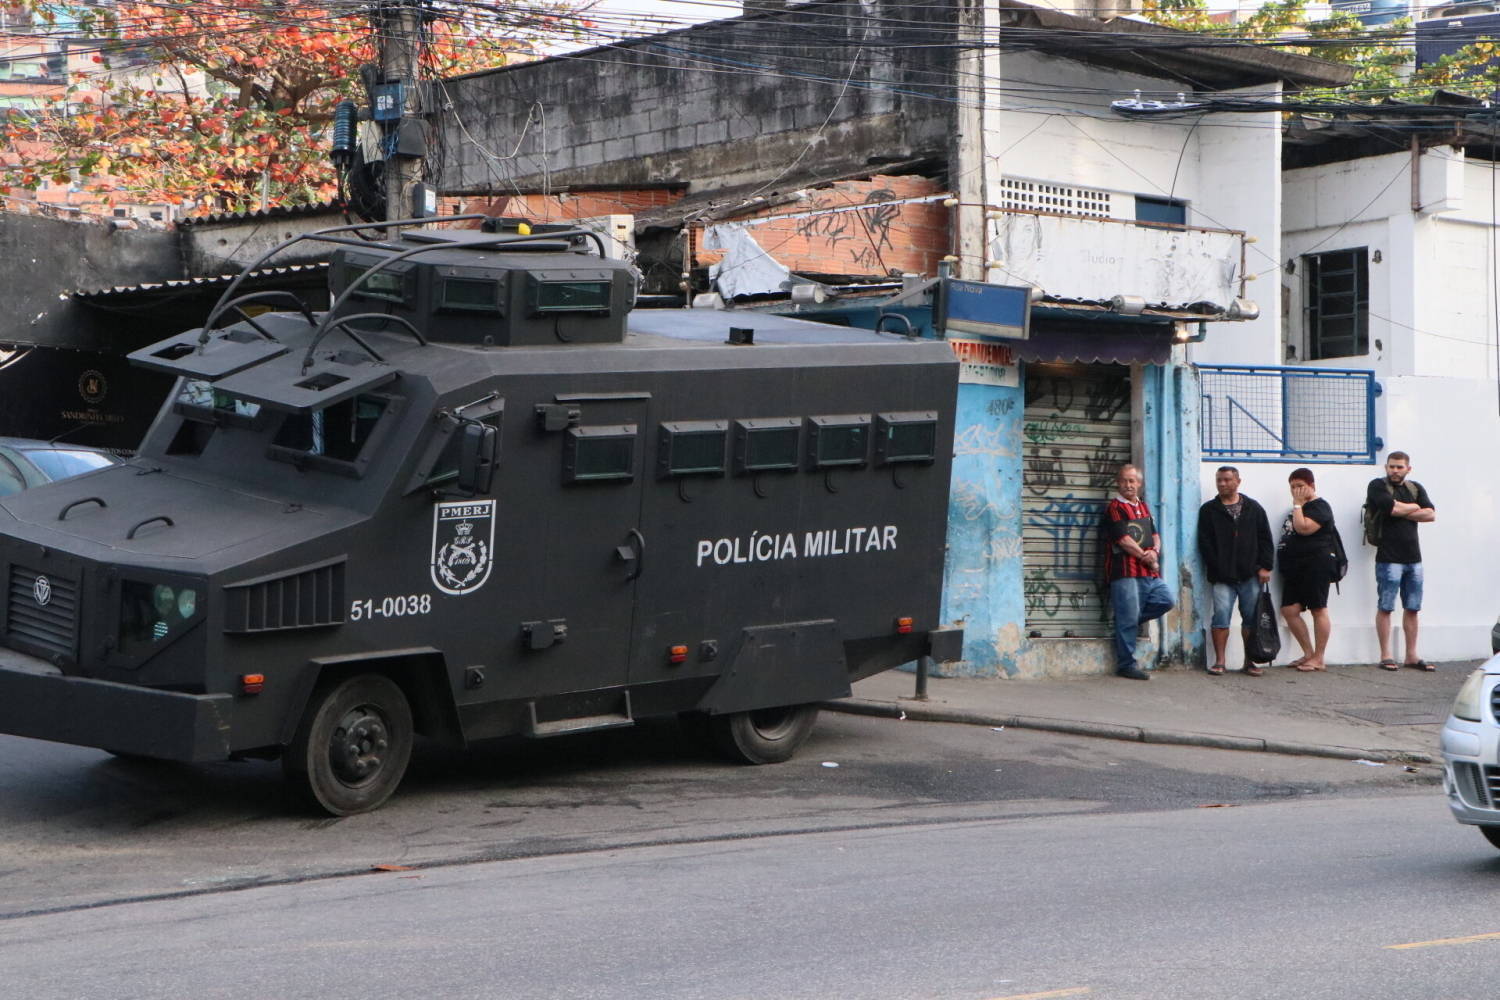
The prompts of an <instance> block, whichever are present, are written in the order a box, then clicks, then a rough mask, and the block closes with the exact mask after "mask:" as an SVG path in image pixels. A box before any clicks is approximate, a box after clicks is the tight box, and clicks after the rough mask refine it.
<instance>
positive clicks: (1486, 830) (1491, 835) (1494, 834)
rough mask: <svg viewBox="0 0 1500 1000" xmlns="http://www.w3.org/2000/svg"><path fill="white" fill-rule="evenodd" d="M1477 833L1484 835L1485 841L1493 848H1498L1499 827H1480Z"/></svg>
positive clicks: (1499, 842)
mask: <svg viewBox="0 0 1500 1000" xmlns="http://www.w3.org/2000/svg"><path fill="white" fill-rule="evenodd" d="M1479 832H1480V833H1482V834H1484V839H1485V840H1488V841H1489V842H1490V843H1491V844H1492V845H1494V846H1495V847H1500V826H1481V827H1480V828H1479Z"/></svg>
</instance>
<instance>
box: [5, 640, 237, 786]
mask: <svg viewBox="0 0 1500 1000" xmlns="http://www.w3.org/2000/svg"><path fill="white" fill-rule="evenodd" d="M233 706H234V699H233V698H232V697H231V696H230V695H227V694H182V693H180V692H177V691H157V690H153V689H151V688H144V687H137V686H135V685H133V684H117V683H114V682H112V681H98V680H90V679H89V678H85V677H65V676H63V674H62V673H61V672H60V671H59V670H58V669H57V668H56V667H54V666H52V665H51V664H50V663H48V662H47V661H45V660H42V659H40V658H38V657H35V656H28V655H27V654H25V653H18V652H16V651H15V650H12V649H0V733H9V734H10V735H12V736H26V737H29V738H31V739H36V740H50V741H52V742H54V743H71V744H73V745H75V746H85V747H101V748H104V749H108V750H113V751H116V752H118V753H128V754H139V755H141V756H144V757H158V758H161V759H163V760H180V761H210V760H223V759H225V758H226V757H228V756H229V733H230V721H231V718H232V715H233Z"/></svg>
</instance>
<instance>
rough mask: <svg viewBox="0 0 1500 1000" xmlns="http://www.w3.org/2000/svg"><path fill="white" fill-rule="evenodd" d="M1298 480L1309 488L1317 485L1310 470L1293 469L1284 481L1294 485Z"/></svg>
mask: <svg viewBox="0 0 1500 1000" xmlns="http://www.w3.org/2000/svg"><path fill="white" fill-rule="evenodd" d="M1299 480H1300V481H1301V482H1304V483H1306V484H1307V485H1309V486H1316V485H1318V483H1317V480H1315V479H1313V474H1312V470H1311V469H1293V470H1292V474H1291V475H1290V476H1287V477H1286V481H1287V482H1289V483H1295V482H1298V481H1299Z"/></svg>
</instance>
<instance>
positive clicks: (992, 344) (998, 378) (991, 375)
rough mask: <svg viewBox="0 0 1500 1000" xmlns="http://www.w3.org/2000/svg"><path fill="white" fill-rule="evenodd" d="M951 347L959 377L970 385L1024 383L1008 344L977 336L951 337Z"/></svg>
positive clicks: (1011, 384)
mask: <svg viewBox="0 0 1500 1000" xmlns="http://www.w3.org/2000/svg"><path fill="white" fill-rule="evenodd" d="M948 346H949V347H951V348H953V353H954V355H955V356H956V357H957V358H958V362H959V364H958V380H959V382H964V383H968V384H969V385H1000V386H1008V387H1010V388H1012V389H1015V388H1019V387H1020V385H1021V373H1020V369H1019V368H1018V367H1016V356H1015V355H1014V354H1012V353H1011V349H1010V345H1009V344H1001V343H997V342H996V341H993V340H982V339H980V338H978V337H949V338H948Z"/></svg>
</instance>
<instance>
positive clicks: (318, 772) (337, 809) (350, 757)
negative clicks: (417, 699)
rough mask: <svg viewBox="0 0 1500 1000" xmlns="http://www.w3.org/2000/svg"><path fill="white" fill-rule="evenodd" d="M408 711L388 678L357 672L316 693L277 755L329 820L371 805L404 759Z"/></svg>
mask: <svg viewBox="0 0 1500 1000" xmlns="http://www.w3.org/2000/svg"><path fill="white" fill-rule="evenodd" d="M412 739H413V735H412V721H411V706H410V705H409V704H407V701H406V695H405V694H403V693H402V691H401V688H399V687H398V686H397V685H396V683H395V681H392V680H391V679H390V678H389V677H384V676H381V675H380V674H361V675H360V676H358V677H351V678H349V679H348V680H346V681H343V682H341V683H339V684H335V685H333V686H332V687H328V688H321V689H319V691H318V693H317V694H315V695H314V696H313V698H312V701H311V702H310V703H309V704H308V706H307V712H306V714H305V715H303V717H302V724H301V725H300V726H299V727H298V728H297V735H296V737H295V738H294V739H293V740H292V744H291V746H289V747H287V749H286V753H285V754H284V755H283V756H282V758H281V767H282V771H283V772H284V773H285V775H286V777H287V780H288V781H289V782H291V784H292V785H293V787H294V788H295V789H296V790H297V791H298V792H299V793H301V795H302V796H303V797H304V798H305V799H306V800H307V801H308V803H309V804H310V805H314V806H317V807H318V808H320V809H322V810H324V811H325V812H328V813H330V814H332V815H334V816H351V815H353V814H355V813H362V812H369V811H370V810H372V809H376V808H378V807H379V806H380V805H381V803H383V802H385V800H386V799H388V798H390V797H391V793H392V792H394V791H395V790H396V786H397V785H399V784H400V783H401V777H402V775H404V774H405V773H406V765H407V764H408V763H409V762H410V761H411V747H412Z"/></svg>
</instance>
